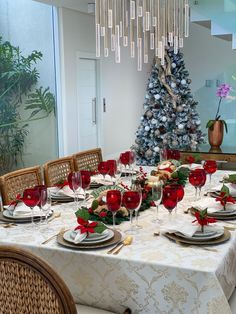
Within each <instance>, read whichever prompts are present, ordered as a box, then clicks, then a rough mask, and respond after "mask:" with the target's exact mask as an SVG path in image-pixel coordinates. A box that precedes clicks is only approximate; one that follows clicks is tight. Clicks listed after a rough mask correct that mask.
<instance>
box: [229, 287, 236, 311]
mask: <svg viewBox="0 0 236 314" xmlns="http://www.w3.org/2000/svg"><path fill="white" fill-rule="evenodd" d="M229 305H230V308H231V311H232V313H236V289H234V292H233V293H232V295H231V297H230V299H229Z"/></svg>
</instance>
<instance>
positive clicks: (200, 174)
mask: <svg viewBox="0 0 236 314" xmlns="http://www.w3.org/2000/svg"><path fill="white" fill-rule="evenodd" d="M189 182H190V184H192V185H193V186H194V187H195V200H197V199H198V197H197V189H198V188H199V198H200V196H201V188H202V187H203V185H204V184H205V183H206V172H205V170H204V169H194V170H191V171H190V173H189Z"/></svg>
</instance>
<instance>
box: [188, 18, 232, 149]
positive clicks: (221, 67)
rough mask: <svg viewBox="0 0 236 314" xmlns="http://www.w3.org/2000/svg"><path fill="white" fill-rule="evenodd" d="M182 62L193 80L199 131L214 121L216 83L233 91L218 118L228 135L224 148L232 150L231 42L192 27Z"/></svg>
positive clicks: (192, 86)
mask: <svg viewBox="0 0 236 314" xmlns="http://www.w3.org/2000/svg"><path fill="white" fill-rule="evenodd" d="M183 53H184V60H185V65H186V68H187V69H188V70H189V74H190V75H189V77H190V78H191V79H192V84H191V89H192V92H193V93H194V97H195V99H196V100H197V101H199V106H198V111H199V113H200V117H201V120H202V130H203V131H204V132H205V133H207V129H206V128H205V125H206V122H207V121H208V120H209V119H214V117H215V114H216V110H217V105H218V101H219V98H217V97H216V88H217V87H216V81H217V80H219V81H220V82H221V83H229V84H231V85H232V87H233V89H234V91H232V92H231V96H233V97H234V99H233V100H223V101H222V105H221V110H220V112H221V117H222V119H225V120H226V121H227V123H228V124H229V133H228V134H225V136H224V142H223V145H225V146H235V145H236V141H235V132H236V100H235V96H236V92H235V91H236V81H234V80H233V79H232V75H236V51H235V50H232V48H231V42H229V41H225V40H222V39H220V38H217V37H214V36H212V35H211V34H210V30H209V29H207V28H205V27H203V26H200V25H197V24H194V23H192V24H191V25H190V37H189V38H187V39H186V40H185V42H184V49H183ZM206 80H211V81H212V82H211V83H212V85H211V87H206V86H205V81H206Z"/></svg>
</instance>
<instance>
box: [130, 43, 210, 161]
mask: <svg viewBox="0 0 236 314" xmlns="http://www.w3.org/2000/svg"><path fill="white" fill-rule="evenodd" d="M188 76H189V73H188V71H187V70H186V69H185V64H184V60H183V54H182V53H181V52H178V53H177V54H174V50H173V48H172V47H170V48H168V50H166V54H165V65H161V63H160V60H159V59H158V58H155V59H154V62H153V66H152V70H151V75H150V78H149V80H148V84H147V91H146V96H145V103H144V110H145V112H144V114H143V116H142V117H141V123H140V125H139V127H138V130H137V132H136V140H135V145H134V150H135V151H136V155H137V163H138V164H142V165H156V164H157V162H158V161H159V151H160V149H161V148H173V149H181V148H187V147H188V148H191V149H193V150H194V149H196V147H197V145H198V144H200V143H203V142H204V135H203V134H202V132H201V121H200V118H199V115H198V113H197V110H196V106H197V102H196V101H194V99H193V96H192V94H191V90H190V87H189V85H190V83H191V80H190V79H189V78H188Z"/></svg>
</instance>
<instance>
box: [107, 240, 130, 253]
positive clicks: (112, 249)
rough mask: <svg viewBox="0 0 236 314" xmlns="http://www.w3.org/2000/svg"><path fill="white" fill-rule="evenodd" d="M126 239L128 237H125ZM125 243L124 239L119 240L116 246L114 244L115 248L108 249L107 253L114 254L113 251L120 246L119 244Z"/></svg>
mask: <svg viewBox="0 0 236 314" xmlns="http://www.w3.org/2000/svg"><path fill="white" fill-rule="evenodd" d="M125 239H126V238H125ZM122 243H123V240H121V241H119V242H118V243H116V245H115V246H113V248H111V249H110V250H109V251H107V254H112V253H113V251H115V249H117V248H118V246H120V245H121V244H122Z"/></svg>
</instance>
